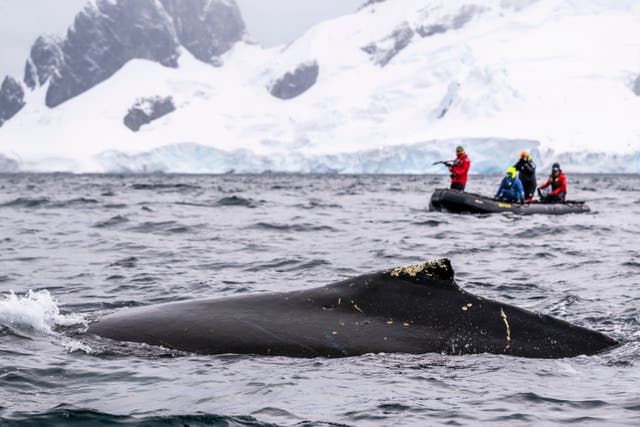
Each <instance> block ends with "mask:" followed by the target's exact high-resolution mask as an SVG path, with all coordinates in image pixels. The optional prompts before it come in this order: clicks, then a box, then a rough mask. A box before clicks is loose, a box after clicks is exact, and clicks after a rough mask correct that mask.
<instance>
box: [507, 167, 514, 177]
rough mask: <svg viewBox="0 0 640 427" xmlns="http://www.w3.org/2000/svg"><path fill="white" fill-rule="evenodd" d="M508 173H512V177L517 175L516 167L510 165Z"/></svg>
mask: <svg viewBox="0 0 640 427" xmlns="http://www.w3.org/2000/svg"><path fill="white" fill-rule="evenodd" d="M507 175H511V178H515V177H516V168H514V167H510V168H509V169H507Z"/></svg>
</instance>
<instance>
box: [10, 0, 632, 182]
mask: <svg viewBox="0 0 640 427" xmlns="http://www.w3.org/2000/svg"><path fill="white" fill-rule="evenodd" d="M638 23H640V2H638V1H635V0H591V1H581V0H573V1H572V0H537V1H535V0H488V1H476V2H472V1H469V0H388V1H386V2H382V3H374V4H371V5H368V6H366V7H364V8H362V9H361V10H359V11H358V12H356V13H354V14H352V15H347V16H344V17H340V18H338V19H335V20H332V21H328V22H325V23H322V24H320V25H317V26H315V27H313V28H312V29H311V30H309V31H308V32H307V33H306V34H305V35H304V36H303V37H301V38H300V39H299V40H297V41H295V42H294V43H292V44H290V45H288V46H283V47H278V48H272V49H263V48H261V47H259V46H257V45H254V44H251V43H247V42H239V43H237V44H236V45H235V46H234V47H233V48H232V49H231V50H230V51H229V52H227V53H226V54H224V55H223V56H222V57H221V58H220V61H221V63H222V66H218V67H215V66H212V65H210V64H207V63H204V62H201V61H199V60H197V59H196V58H194V57H193V56H192V55H191V54H190V53H189V52H187V51H186V50H184V49H182V51H181V52H180V58H179V59H178V67H177V68H169V67H164V66H162V65H160V64H158V63H155V62H151V61H146V60H132V61H130V62H128V63H127V64H126V65H125V66H124V67H123V68H121V69H120V70H119V71H118V72H117V73H116V74H114V75H113V76H112V77H110V78H109V79H108V80H106V81H104V82H102V83H100V84H98V85H97V86H94V87H93V88H91V89H90V90H88V91H86V92H84V93H82V94H81V95H79V96H77V97H75V98H72V99H70V100H69V101H66V102H64V103H63V104H61V105H59V106H57V107H55V108H52V109H49V108H47V107H46V106H45V93H46V89H47V87H46V86H45V87H38V88H36V89H35V90H34V91H31V92H27V95H26V106H25V107H24V108H23V109H22V110H21V111H20V112H19V113H18V114H17V115H16V116H15V117H14V118H12V119H11V120H9V121H8V122H7V123H5V124H4V125H3V127H2V128H0V154H1V155H4V157H6V158H8V159H12V160H14V161H15V162H17V164H18V165H19V168H20V169H21V170H28V171H54V170H55V171H61V170H62V171H73V172H108V171H130V172H143V171H147V172H150V171H157V170H161V171H166V172H214V173H223V172H228V171H236V172H262V171H289V172H342V173H359V172H370V173H382V172H385V173H424V172H442V170H441V169H438V168H431V167H430V165H431V163H432V162H433V161H436V160H442V159H447V158H451V157H452V152H453V147H455V145H457V144H463V145H465V147H466V149H467V152H468V153H469V155H470V156H471V158H472V160H473V161H474V162H473V171H474V172H476V173H479V172H499V171H502V170H503V169H505V168H506V167H508V166H509V165H511V164H512V163H513V162H514V161H515V160H516V156H517V154H518V153H519V152H520V151H522V150H523V149H526V150H532V151H533V153H534V158H535V159H536V160H537V161H538V163H539V165H541V166H548V165H549V164H550V163H551V162H553V161H556V160H560V161H562V164H563V168H564V169H566V170H569V171H579V172H592V171H597V172H631V173H638V172H640V120H639V118H640V96H638V95H637V94H636V93H634V84H635V82H636V80H637V79H638V76H639V75H640V25H638ZM312 62H315V63H317V64H318V66H319V75H318V78H317V82H316V83H315V84H314V85H313V86H311V88H310V89H308V90H307V91H305V92H304V93H302V94H301V95H299V96H297V97H295V98H292V99H288V100H282V99H279V98H276V97H275V96H272V95H271V93H270V92H269V88H270V87H271V86H272V85H273V84H274V82H275V81H276V80H277V79H279V78H282V76H284V75H285V74H286V73H287V72H293V71H294V70H295V69H296V68H297V67H298V66H299V65H301V64H309V63H312ZM156 96H161V97H166V96H171V97H172V98H173V100H174V103H175V106H176V111H175V112H173V113H171V114H168V115H166V116H163V117H161V118H160V119H158V120H156V121H153V122H152V123H150V124H148V125H145V126H143V127H142V128H141V129H140V131H139V132H132V131H131V130H129V129H128V128H127V127H125V126H124V124H123V118H124V116H125V115H126V114H127V111H128V109H129V108H131V106H132V105H134V104H135V103H136V101H137V100H139V99H141V98H152V97H156ZM0 160H1V159H0ZM1 164H3V163H2V161H0V165H1Z"/></svg>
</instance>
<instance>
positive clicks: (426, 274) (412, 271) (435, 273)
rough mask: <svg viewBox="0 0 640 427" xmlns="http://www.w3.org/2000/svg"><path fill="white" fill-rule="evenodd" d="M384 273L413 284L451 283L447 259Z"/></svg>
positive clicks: (450, 271)
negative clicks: (436, 281) (439, 281)
mask: <svg viewBox="0 0 640 427" xmlns="http://www.w3.org/2000/svg"><path fill="white" fill-rule="evenodd" d="M385 273H387V274H389V275H390V276H391V277H399V278H402V279H405V280H409V281H411V282H414V283H426V282H431V281H433V280H434V279H435V280H443V281H447V282H453V268H452V267H451V261H449V259H448V258H439V259H433V260H431V261H426V262H423V263H421V264H416V265H410V266H407V267H398V268H393V269H391V270H387V271H386V272H385Z"/></svg>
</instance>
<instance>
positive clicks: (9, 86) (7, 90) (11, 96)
mask: <svg viewBox="0 0 640 427" xmlns="http://www.w3.org/2000/svg"><path fill="white" fill-rule="evenodd" d="M24 104H25V102H24V90H23V89H22V86H21V85H20V83H18V82H17V81H16V80H15V79H13V78H12V77H9V76H7V77H5V79H4V81H3V82H2V86H0V126H2V124H3V123H4V122H6V121H7V120H9V119H10V118H11V117H13V116H15V114H16V113H17V112H18V111H20V110H21V109H22V107H24Z"/></svg>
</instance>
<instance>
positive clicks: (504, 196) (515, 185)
mask: <svg viewBox="0 0 640 427" xmlns="http://www.w3.org/2000/svg"><path fill="white" fill-rule="evenodd" d="M495 197H496V199H500V200H505V201H508V202H520V203H522V202H523V201H524V189H523V187H522V181H520V179H519V178H518V177H516V168H509V169H507V176H505V177H504V178H503V179H502V182H501V183H500V187H499V188H498V192H497V193H496V196H495Z"/></svg>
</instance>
